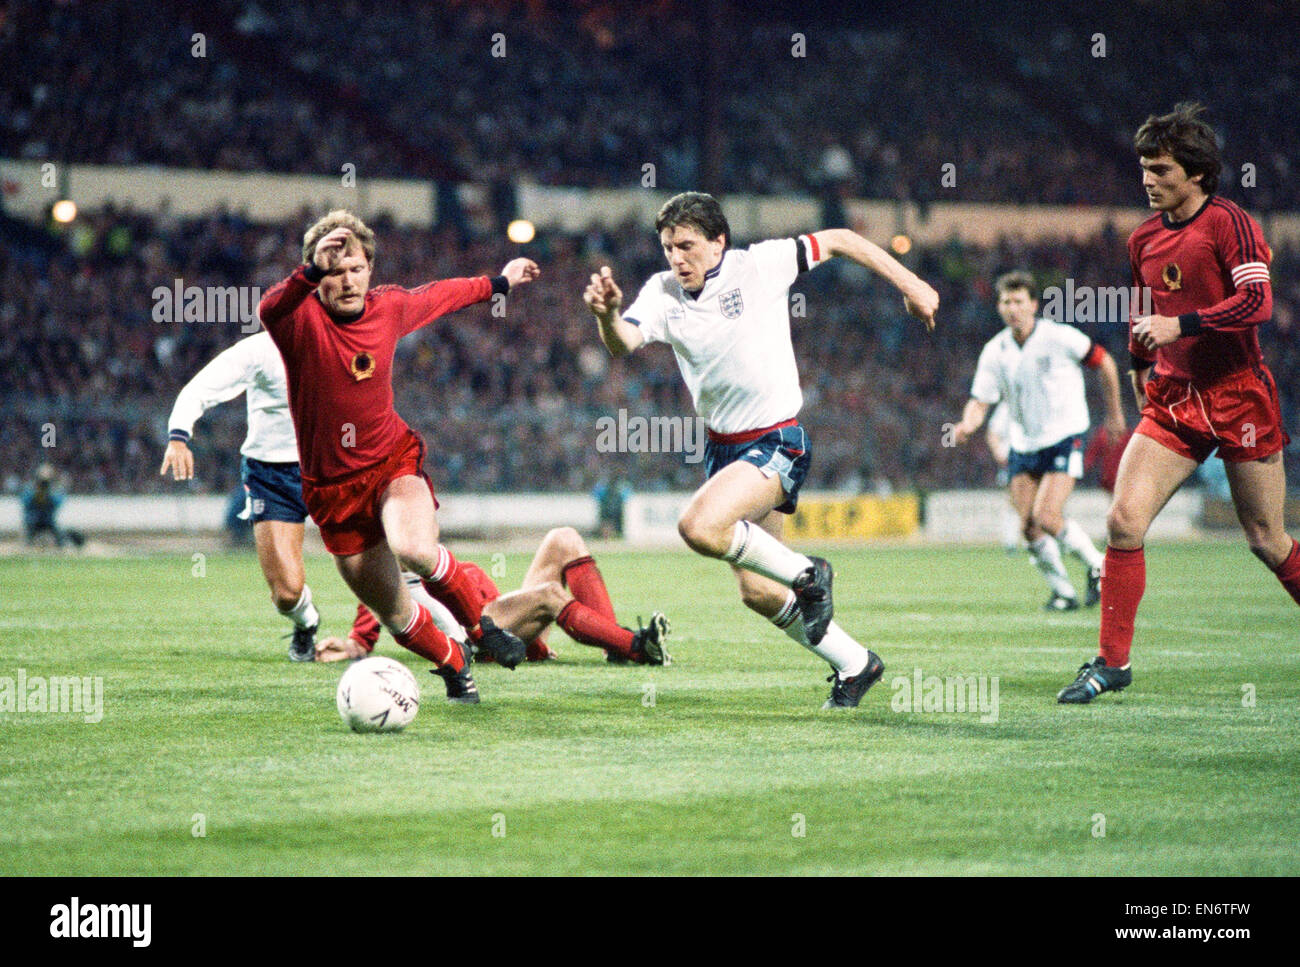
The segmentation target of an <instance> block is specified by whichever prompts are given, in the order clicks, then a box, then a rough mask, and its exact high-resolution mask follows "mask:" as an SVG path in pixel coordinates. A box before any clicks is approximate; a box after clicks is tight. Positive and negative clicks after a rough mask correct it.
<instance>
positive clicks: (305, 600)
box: [280, 584, 320, 628]
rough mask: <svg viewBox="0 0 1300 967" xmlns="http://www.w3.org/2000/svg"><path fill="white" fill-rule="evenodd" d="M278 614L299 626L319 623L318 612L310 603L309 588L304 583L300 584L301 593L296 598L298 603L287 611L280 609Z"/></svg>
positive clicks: (306, 626) (304, 626) (311, 625)
mask: <svg viewBox="0 0 1300 967" xmlns="http://www.w3.org/2000/svg"><path fill="white" fill-rule="evenodd" d="M280 614H282V615H284V616H285V617H286V618H288V619H289V620H290V621H292V622H293V623H294V624H295V625H296V626H297V627H299V628H314V627H315V626H316V625H319V624H320V612H318V611H317V610H316V607H315V605H313V604H312V603H311V588H309V587H308V586H307V585H305V584H304V585H303V586H302V595H301V596H300V597H299V598H298V603H297V604H295V605H294V606H293V607H292V608H290V609H289V610H288V611H281V612H280Z"/></svg>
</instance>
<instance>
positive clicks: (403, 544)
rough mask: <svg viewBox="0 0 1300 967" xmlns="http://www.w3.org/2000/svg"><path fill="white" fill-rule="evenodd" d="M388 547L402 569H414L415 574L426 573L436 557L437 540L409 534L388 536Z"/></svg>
mask: <svg viewBox="0 0 1300 967" xmlns="http://www.w3.org/2000/svg"><path fill="white" fill-rule="evenodd" d="M388 547H389V549H390V550H392V552H393V557H395V558H397V561H398V563H399V564H401V566H402V568H403V570H407V571H414V572H415V573H417V574H428V573H429V570H430V568H432V567H433V565H434V562H435V561H436V560H437V558H438V542H437V541H428V540H424V539H421V538H419V537H413V536H411V535H406V534H404V535H400V536H396V537H392V536H390V537H389V538H388Z"/></svg>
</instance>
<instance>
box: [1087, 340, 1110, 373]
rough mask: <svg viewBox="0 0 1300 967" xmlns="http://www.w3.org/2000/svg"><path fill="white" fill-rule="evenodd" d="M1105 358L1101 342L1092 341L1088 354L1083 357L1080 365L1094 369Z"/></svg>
mask: <svg viewBox="0 0 1300 967" xmlns="http://www.w3.org/2000/svg"><path fill="white" fill-rule="evenodd" d="M1105 358H1106V350H1105V349H1104V348H1102V345H1101V343H1096V342H1094V343H1093V344H1092V346H1091V348H1089V350H1088V355H1086V356H1084V357H1083V360H1082V365H1084V366H1087V367H1088V368H1089V369H1096V368H1097V367H1098V366H1100V365H1101V361H1102V360H1103V359H1105Z"/></svg>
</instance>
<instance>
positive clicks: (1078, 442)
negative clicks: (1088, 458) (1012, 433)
mask: <svg viewBox="0 0 1300 967" xmlns="http://www.w3.org/2000/svg"><path fill="white" fill-rule="evenodd" d="M1018 473H1027V474H1030V475H1032V476H1035V477H1041V476H1042V475H1043V474H1045V473H1068V474H1069V475H1070V476H1071V477H1073V478H1074V479H1075V480H1081V479H1082V478H1083V434H1082V433H1079V434H1076V435H1074V436H1068V437H1066V438H1065V439H1064V440H1062V441H1061V442H1060V443H1053V444H1052V445H1051V446H1050V447H1043V449H1041V450H1035V451H1034V452H1033V453H1021V452H1020V451H1018V450H1012V451H1011V453H1010V454H1009V455H1008V456H1007V474H1008V475H1009V476H1012V477H1014V476H1015V475H1016V474H1018Z"/></svg>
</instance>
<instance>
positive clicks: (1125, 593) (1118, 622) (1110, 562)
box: [1100, 545, 1147, 668]
mask: <svg viewBox="0 0 1300 967" xmlns="http://www.w3.org/2000/svg"><path fill="white" fill-rule="evenodd" d="M1146 589H1147V560H1146V556H1145V555H1144V554H1143V551H1142V548H1140V547H1139V548H1136V549H1135V550H1131V551H1122V550H1120V549H1119V548H1117V547H1111V546H1110V545H1107V546H1106V557H1105V559H1104V560H1103V561H1102V564H1101V636H1100V641H1101V657H1102V658H1104V659H1106V665H1107V666H1108V667H1110V668H1122V667H1123V666H1125V665H1127V664H1128V653H1129V649H1130V648H1132V647H1133V621H1134V619H1135V618H1136V617H1137V609H1138V602H1140V601H1141V600H1142V593H1143V592H1144V591H1146Z"/></svg>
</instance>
